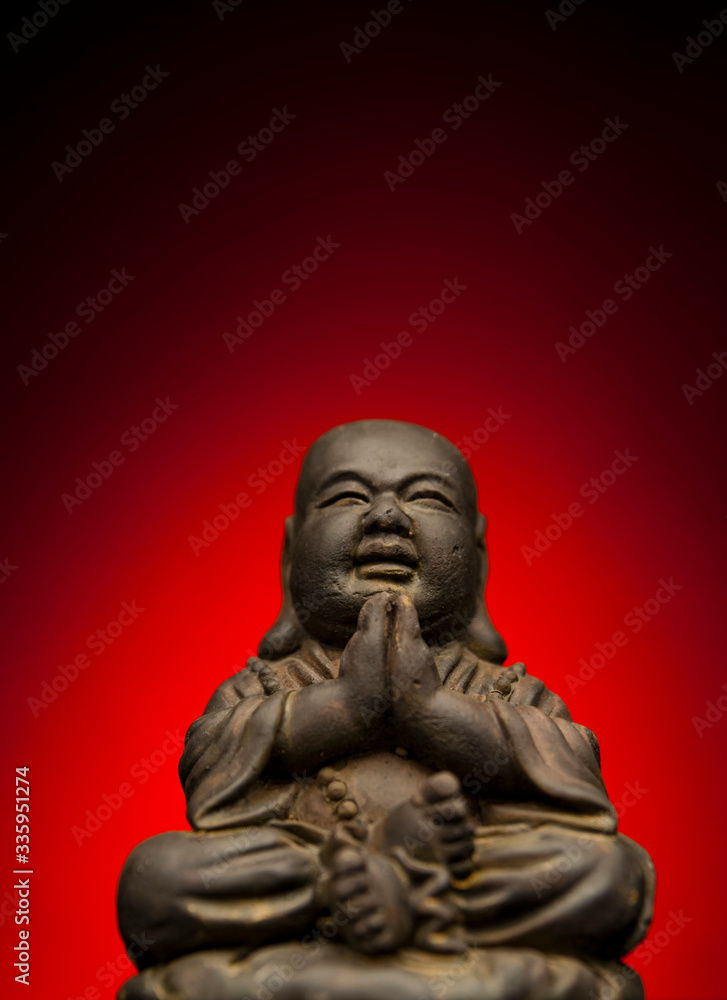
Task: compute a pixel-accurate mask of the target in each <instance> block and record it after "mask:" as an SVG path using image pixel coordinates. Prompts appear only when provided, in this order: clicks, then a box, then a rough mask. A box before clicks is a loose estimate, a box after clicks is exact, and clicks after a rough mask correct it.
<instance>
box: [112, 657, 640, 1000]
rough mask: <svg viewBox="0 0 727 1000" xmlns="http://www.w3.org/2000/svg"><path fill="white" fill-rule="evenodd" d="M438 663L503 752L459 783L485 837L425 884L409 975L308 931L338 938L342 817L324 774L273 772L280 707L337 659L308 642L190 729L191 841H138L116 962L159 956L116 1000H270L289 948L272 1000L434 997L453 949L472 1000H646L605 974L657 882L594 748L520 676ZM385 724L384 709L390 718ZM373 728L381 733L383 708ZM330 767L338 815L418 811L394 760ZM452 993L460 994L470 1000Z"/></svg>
mask: <svg viewBox="0 0 727 1000" xmlns="http://www.w3.org/2000/svg"><path fill="white" fill-rule="evenodd" d="M435 659H436V664H437V671H438V674H439V677H440V681H441V683H442V685H443V686H445V687H447V688H449V689H450V690H453V691H458V692H461V693H462V694H464V695H466V696H468V697H472V698H475V699H477V700H478V701H479V702H480V703H481V705H482V725H483V727H487V731H488V735H489V736H490V737H491V739H490V740H488V743H491V745H493V746H496V747H497V750H496V752H495V753H494V754H493V757H492V759H491V760H487V761H485V760H483V761H482V764H481V767H479V768H478V769H477V770H475V771H473V772H471V773H469V774H466V775H460V778H461V780H462V785H463V791H464V793H465V794H466V795H467V796H468V797H469V799H470V802H471V805H472V807H473V811H474V813H475V818H476V823H477V827H476V836H475V854H474V862H475V870H474V872H473V874H472V875H471V876H470V877H469V878H468V879H466V880H462V881H459V882H457V881H454V882H453V883H452V884H451V885H449V884H448V885H447V886H446V887H444V886H443V884H442V881H441V878H440V879H439V881H437V876H436V873H432V875H431V878H430V879H429V881H427V878H428V875H427V871H426V866H424V868H423V874H421V876H420V881H421V880H423V882H424V891H420V893H419V900H420V904H421V913H422V923H423V924H424V927H423V930H422V932H421V933H420V934H419V936H418V937H417V938H416V939H415V943H416V945H417V947H418V949H419V951H418V952H417V954H418V957H416V956H414V957H412V954H413V952H414V951H416V950H417V949H410V950H409V951H407V952H403V951H402V952H400V953H396V954H394V955H393V956H381V957H379V958H376V959H366V958H364V957H362V956H356V955H353V956H352V955H350V954H347V955H345V956H344V958H341V954H342V951H341V949H343V951H344V952H345V948H344V946H343V945H340V944H337V943H336V941H335V939H334V940H333V942H332V943H330V942H329V941H327V940H325V939H324V938H322V937H321V935H320V932H319V931H316V930H315V928H316V926H317V922H318V923H320V921H321V919H327V920H328V924H329V925H330V926H333V928H334V930H333V934H335V923H338V922H339V921H338V916H339V915H337V914H335V915H333V916H334V919H335V923H334V924H332V925H331V915H330V914H327V915H326V908H325V904H324V897H323V895H322V892H321V884H322V881H324V880H325V876H326V872H325V865H324V864H323V862H322V860H321V856H320V849H321V847H322V846H323V845H324V844H325V842H326V840H327V839H328V837H329V835H330V831H331V830H332V829H333V828H334V826H336V824H337V823H339V822H340V814H339V813H337V809H338V806H337V800H332V799H331V798H330V796H328V795H327V794H326V783H325V782H321V778H320V774H318V773H314V774H302V775H301V774H296V775H288V774H284V773H281V771H280V769H279V768H276V767H275V766H274V759H273V751H274V745H275V740H276V734H277V731H278V727H279V725H280V723H281V719H282V718H283V714H284V711H285V702H286V699H287V697H288V696H289V694H290V693H291V692H294V691H296V690H299V689H300V688H302V687H305V686H307V685H309V684H314V683H319V682H321V681H325V680H330V679H332V678H334V677H335V676H336V675H337V671H338V663H337V660H336V659H335V658H331V657H329V656H328V655H327V654H326V652H325V651H324V650H323V649H322V648H321V646H320V645H318V644H317V643H316V642H314V641H313V640H310V639H307V640H305V642H304V643H303V645H302V647H301V649H300V650H299V651H298V652H297V653H295V654H293V655H291V656H288V657H286V658H284V659H281V660H278V661H263V660H260V659H258V658H252V660H251V661H250V662H249V663H248V666H247V667H246V669H244V670H241V671H240V672H239V673H237V674H235V675H234V676H233V677H231V678H230V679H229V680H227V681H225V682H224V683H223V684H222V685H221V686H220V687H219V688H218V689H217V691H216V692H215V693H214V695H213V696H212V699H211V700H210V702H209V704H208V705H207V707H206V709H205V712H204V714H203V715H202V717H201V718H200V719H198V720H197V721H196V722H194V723H193V724H192V726H191V727H190V729H189V732H188V734H187V740H186V745H185V750H184V754H183V756H182V760H181V762H180V768H179V771H180V778H181V780H182V784H183V786H184V791H185V795H186V799H187V816H188V819H189V822H190V824H191V826H192V828H193V831H194V832H177V833H169V834H162V835H161V836H159V837H156V838H152V839H151V840H150V841H146V842H145V843H144V844H141V845H139V847H137V848H136V849H135V850H134V852H132V855H131V856H130V858H129V859H128V861H127V863H126V866H125V868H124V872H123V873H122V879H121V883H120V888H119V921H120V926H121V929H122V934H123V935H124V937H125V939H126V941H127V944H128V943H130V942H132V941H138V940H139V937H140V936H141V939H142V940H145V941H146V942H153V943H149V944H147V945H146V946H145V948H144V950H143V953H142V955H141V957H140V958H138V959H137V965H138V967H139V968H140V969H142V970H144V969H146V970H147V971H143V972H142V973H141V974H140V975H139V976H137V977H135V979H133V980H131V981H130V983H129V984H127V985H126V986H125V987H124V988H122V992H121V994H120V995H121V996H122V997H123V998H124V1000H142V998H143V1000H152V998H153V1000H157V998H160V1000H161V998H164V1000H166V998H167V997H172V996H174V997H176V996H180V995H181V996H183V997H185V998H186V997H189V998H190V1000H196V997H197V996H199V997H200V998H202V997H204V998H205V1000H206V998H207V997H208V996H209V998H210V1000H217V995H219V996H220V997H222V996H224V997H225V998H227V997H228V996H229V997H230V998H234V1000H237V998H238V997H239V998H241V1000H243V998H245V997H247V996H248V995H249V996H250V997H252V996H254V995H257V996H259V997H262V996H264V995H265V994H264V992H261V990H263V991H264V990H267V991H268V993H269V994H270V995H271V996H272V995H273V993H276V991H275V990H272V989H271V987H270V985H269V983H270V973H269V970H268V972H266V973H265V975H266V976H267V979H265V978H264V975H263V972H264V970H265V969H268V966H267V965H265V963H264V962H263V957H264V956H265V955H266V954H268V953H270V954H271V955H272V954H275V955H279V956H281V957H280V959H279V960H280V961H283V960H285V961H291V962H292V958H290V959H289V958H287V957H285V959H283V957H284V956H288V955H289V951H280V949H281V948H283V949H285V948H286V947H287V948H288V949H290V948H292V949H293V952H292V954H299V952H300V949H303V951H302V953H301V954H302V956H303V957H302V959H301V960H302V961H303V965H302V966H301V968H302V971H300V972H296V974H295V975H292V974H291V976H290V977H289V978H288V979H286V978H285V976H283V978H282V980H281V982H283V983H284V992H277V993H276V995H277V996H278V997H279V998H281V997H283V996H285V997H286V998H287V997H288V996H290V998H291V1000H292V998H297V997H298V996H300V997H301V998H303V997H304V996H308V994H307V993H305V989H306V988H313V987H315V984H316V982H317V980H316V969H319V968H320V969H323V970H324V972H323V973H321V974H322V975H324V980H325V981H326V982H333V981H338V982H339V983H340V985H339V988H338V989H339V993H338V994H335V993H332V994H331V996H337V995H339V994H340V996H341V997H343V996H347V994H346V989H347V988H349V985H348V979H347V975H348V973H347V972H346V971H345V970H346V969H348V968H349V967H350V966H351V963H353V964H354V965H355V964H356V963H359V965H360V963H361V962H363V963H364V965H363V966H361V967H360V968H359V973H360V975H364V974H365V975H367V976H370V977H373V978H372V979H371V988H370V995H371V996H372V997H375V996H380V995H381V988H382V987H381V983H380V982H379V980H378V979H377V978H376V977H377V976H378V977H381V976H382V975H383V976H386V975H387V974H389V975H391V976H393V977H394V979H392V980H391V981H390V982H389V983H388V985H387V986H385V988H384V994H386V992H387V990H389V991H390V990H392V989H393V990H395V991H396V990H398V991H399V992H400V994H401V996H402V997H408V996H409V993H407V989H410V990H411V996H412V998H416V1000H419V998H420V997H428V996H432V997H434V996H437V995H446V991H445V992H443V993H439V992H438V991H437V989H435V986H433V985H432V984H436V983H437V978H436V977H437V974H438V973H437V972H436V970H437V969H441V968H445V967H451V962H452V961H453V959H452V956H451V954H450V955H449V956H448V957H447V958H445V955H444V954H443V955H438V956H434V955H430V954H429V952H430V951H434V950H438V951H440V952H444V953H446V952H447V951H451V952H456V951H457V950H458V949H459V950H461V949H465V954H466V955H468V956H470V958H471V959H472V962H473V963H474V964H473V968H475V967H476V968H478V969H479V970H480V971H475V972H472V973H471V975H472V977H473V978H472V982H473V983H474V985H473V987H472V989H473V993H472V996H473V998H474V997H476V998H477V1000H487V998H489V997H490V995H492V997H493V1000H494V998H497V1000H500V998H503V1000H507V998H512V1000H525V998H531V997H532V998H538V1000H539V998H541V997H543V998H553V1000H556V998H557V1000H561V998H562V1000H566V998H567V1000H570V998H573V1000H581V998H582V997H586V996H588V993H589V990H590V991H592V992H593V996H594V997H600V996H608V997H612V996H614V997H624V998H626V997H628V998H631V997H640V996H641V995H642V993H641V988H640V981H639V980H638V977H637V976H636V974H635V973H634V972H633V970H630V969H628V967H626V966H622V965H621V964H620V963H618V961H617V959H618V958H619V957H620V956H621V955H624V954H626V953H627V952H628V951H629V950H630V949H631V948H632V947H634V946H635V945H636V944H637V943H638V941H639V940H641V938H642V937H643V935H644V934H645V932H646V929H647V927H648V923H649V921H650V917H651V908H652V902H653V893H654V874H653V866H652V865H651V862H650V860H649V858H648V855H647V854H646V853H645V852H644V851H643V850H642V849H641V848H640V847H639V846H638V845H636V844H634V843H633V842H632V841H630V840H629V839H628V838H626V837H624V836H623V835H621V834H618V833H617V822H616V814H615V811H614V809H613V807H612V806H611V804H610V802H609V800H608V796H607V793H606V789H605V787H604V784H603V781H602V778H601V774H600V760H599V752H598V744H597V741H596V738H595V736H594V735H593V734H592V733H591V732H590V731H589V730H588V729H586V728H585V727H583V726H580V725H578V724H576V723H574V722H573V721H572V719H571V717H570V714H569V712H568V710H567V708H566V706H565V705H564V703H563V702H562V701H561V699H560V698H559V697H558V696H557V695H555V694H553V693H552V692H550V691H549V690H548V689H547V688H546V687H545V685H544V684H543V683H542V681H540V680H538V679H537V678H535V677H532V676H530V675H529V674H528V673H527V672H526V670H525V668H524V666H523V665H522V664H516V665H514V666H513V667H509V668H504V667H500V666H498V665H495V664H493V663H489V662H487V661H484V660H482V659H479V658H478V657H477V656H476V655H475V654H474V653H473V652H472V651H471V650H469V649H468V648H467V647H465V646H463V645H462V644H461V643H459V642H454V643H452V644H450V645H449V646H448V647H445V648H444V649H443V650H441V651H439V653H438V654H437V656H436V658H435ZM384 709H385V704H384V703H383V702H382V706H381V711H382V714H383V711H384ZM373 711H374V717H373V720H372V721H373V724H375V723H376V717H377V716H376V705H375V706H374V709H373ZM322 765H325V766H326V768H328V769H329V770H330V768H331V767H332V769H333V771H334V774H335V780H336V781H338V782H339V783H342V784H343V787H345V789H346V795H347V801H348V802H352V803H353V806H352V807H350V808H352V809H355V810H356V813H357V815H358V816H359V817H360V818H363V819H365V820H368V821H369V822H375V821H376V820H378V819H381V818H382V817H383V816H384V815H385V814H386V812H387V810H389V809H391V808H393V807H395V806H396V805H397V804H398V802H397V801H396V800H397V797H399V798H400V797H401V794H402V788H409V789H410V792H409V793H410V794H413V793H414V792H415V791H416V790H417V788H418V787H420V785H421V782H422V781H423V780H424V778H425V777H426V775H427V774H429V773H432V770H431V769H430V768H426V767H424V766H423V765H422V764H421V763H420V762H418V761H416V760H412V759H411V757H410V756H409V754H408V753H407V750H406V748H396V752H387V753H377V754H360V755H354V756H353V757H352V758H349V759H346V760H342V761H334V762H330V761H325V762H322ZM389 779H390V780H389ZM414 877H415V878H417V877H419V876H416V875H415V876H414ZM427 886H429V887H430V890H431V891H429V897H428V896H427ZM432 893H433V894H434V895H435V896H438V902H439V903H441V904H442V906H440V909H439V910H437V906H436V905H433V903H432V899H431V895H432ZM437 913H439V918H437ZM425 914H427V915H428V917H429V922H428V924H427V921H426V920H425V919H424V915H425ZM432 915H434V916H432ZM341 919H345V917H341ZM427 928H428V929H427ZM329 936H330V935H329V934H328V933H327V934H326V938H328V937H329ZM435 941H436V943H437V944H436V947H435V944H434V942H435ZM322 942H323V944H322ZM314 945H317V951H316V954H315V957H313V956H312V955H311V953H310V949H311V948H312V947H313V946H314ZM276 948H277V949H278V950H277V951H276ZM219 949H222V950H219ZM224 949H228V950H224ZM229 949H234V950H232V951H231V950H229ZM296 949H298V951H296ZM306 949H308V950H307V951H306ZM422 961H423V962H424V965H423V966H421V968H419V966H418V965H417V963H418V962H419V963H420V964H421V962H422ZM443 962H444V963H445V966H443V965H442V963H443ZM446 962H450V966H446ZM261 963H262V964H261ZM341 963H343V964H341ZM427 963H429V964H427ZM294 967H295V966H294ZM296 968H297V967H296ZM261 969H262V970H263V971H262V972H261ZM342 969H343V970H344V971H341V970H342ZM362 970H363V971H362ZM423 970H425V971H423ZM433 970H434V971H433ZM336 976H338V977H339V978H338V980H336ZM483 976H484V977H485V978H487V980H488V982H490V983H491V988H492V990H493V992H492V994H490V993H489V992H487V990H486V989H485V988H484V987H483V985H482V979H483ZM261 977H262V979H261ZM407 977H408V978H407ZM309 980H310V981H311V982H312V983H313V987H311V985H310V982H309ZM442 981H443V982H444V980H442ZM261 982H262V987H261ZM180 983H181V984H182V985H181V986H180ZM266 983H267V984H268V985H265V984H266ZM377 983H378V985H377ZM464 983H465V980H464V979H463V980H462V981H461V982H460V983H459V987H458V988H460V989H461V990H464V992H463V993H462V994H461V995H462V996H463V997H468V996H469V994H467V992H466V989H465V987H464ZM200 984H203V985H202V986H200ZM306 984H307V985H306ZM253 988H255V989H257V994H255V993H254V992H252V991H253ZM282 988H283V987H281V989H282ZM442 989H443V990H444V989H445V987H444V986H442ZM195 990H201V992H194V991H195ZM296 990H299V991H300V992H296ZM605 990H608V991H609V992H605V993H604V991H605ZM175 991H176V992H175ZM205 991H206V992H205ZM286 991H287V992H286ZM427 991H429V992H427ZM355 995H356V997H357V998H358V996H359V994H358V993H357V994H355ZM360 995H362V996H363V995H364V994H363V993H361V994H360ZM457 995H458V996H459V995H460V994H457ZM351 996H352V997H353V996H354V993H351ZM392 996H393V993H392Z"/></svg>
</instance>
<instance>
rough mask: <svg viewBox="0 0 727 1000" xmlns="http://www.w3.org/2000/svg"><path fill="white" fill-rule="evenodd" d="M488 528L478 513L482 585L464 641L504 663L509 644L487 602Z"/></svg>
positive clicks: (487, 655)
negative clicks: (486, 543) (501, 633)
mask: <svg viewBox="0 0 727 1000" xmlns="http://www.w3.org/2000/svg"><path fill="white" fill-rule="evenodd" d="M486 529H487V520H486V518H485V517H484V515H483V514H480V513H478V514H477V523H476V526H475V539H476V544H477V551H478V552H479V556H480V585H479V588H478V590H477V602H476V604H475V613H474V617H473V619H472V621H471V622H470V625H469V628H468V629H467V632H466V633H465V636H464V642H465V645H467V646H468V647H469V648H470V649H471V650H472V652H473V653H476V654H477V656H480V657H482V658H483V659H485V660H489V661H490V663H504V662H505V659H506V658H507V646H506V645H505V642H504V640H503V639H502V636H501V635H500V634H499V632H497V631H496V629H495V626H494V625H493V624H492V622H491V621H490V616H489V614H488V612H487V605H486V604H485V587H486V585H487V575H488V573H489V561H488V558H487V546H486V545H485V531H486Z"/></svg>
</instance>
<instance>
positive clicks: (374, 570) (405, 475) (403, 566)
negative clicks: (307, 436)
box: [290, 420, 480, 645]
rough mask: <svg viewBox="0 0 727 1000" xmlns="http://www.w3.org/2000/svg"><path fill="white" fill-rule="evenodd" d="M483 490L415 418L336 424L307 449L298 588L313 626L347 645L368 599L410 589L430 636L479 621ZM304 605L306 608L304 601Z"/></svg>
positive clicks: (294, 572)
mask: <svg viewBox="0 0 727 1000" xmlns="http://www.w3.org/2000/svg"><path fill="white" fill-rule="evenodd" d="M475 524H476V495H475V488H474V482H473V480H472V476H471V473H470V472H469V469H468V467H467V465H466V463H465V461H464V458H463V457H462V455H461V454H460V453H459V452H458V451H457V450H456V449H455V448H454V446H453V445H452V444H450V442H449V441H446V439H444V438H441V437H439V436H438V435H435V434H434V433H433V432H432V431H428V430H426V429H425V428H422V427H417V426H415V425H413V424H401V423H396V422H394V421H374V420H372V421H360V422H358V423H355V424H348V425H345V426H343V427H339V428H335V429H334V430H333V431H331V432H329V433H328V434H326V435H324V436H323V437H322V438H320V439H319V440H318V441H317V442H316V443H315V444H314V445H313V447H312V448H311V449H310V451H309V453H308V455H307V456H306V461H305V463H304V467H303V470H302V472H301V479H300V483H299V486H298V492H297V511H296V518H295V530H294V533H293V540H292V551H291V580H290V585H291V592H292V596H293V600H294V604H295V607H296V609H297V610H298V613H299V614H300V615H301V617H302V618H303V619H304V622H305V628H306V630H307V631H308V632H309V633H310V634H311V635H314V636H315V637H316V638H318V639H320V640H321V641H323V642H328V643H331V644H333V645H343V644H345V642H347V641H348V639H349V637H350V636H351V635H352V633H353V631H354V629H355V626H356V620H357V617H358V613H359V611H360V609H361V606H362V605H363V603H364V601H365V600H366V599H367V598H368V597H370V596H371V595H372V594H375V593H377V592H378V591H382V590H385V591H403V592H405V593H407V594H408V595H409V596H410V597H411V598H412V600H413V601H414V605H415V607H416V609H417V612H418V614H419V620H420V622H421V625H422V631H423V634H424V636H425V638H427V639H428V641H430V642H432V643H436V642H437V634H438V633H441V632H443V631H446V630H447V628H448V623H450V624H451V622H452V621H453V620H455V621H456V622H458V623H459V630H460V631H461V627H462V623H463V622H469V620H470V619H471V617H472V615H473V613H474V607H475V600H476V596H477V592H478V588H479V586H480V580H479V575H480V562H479V550H478V547H477V539H476V534H475ZM302 609H304V612H303V610H302Z"/></svg>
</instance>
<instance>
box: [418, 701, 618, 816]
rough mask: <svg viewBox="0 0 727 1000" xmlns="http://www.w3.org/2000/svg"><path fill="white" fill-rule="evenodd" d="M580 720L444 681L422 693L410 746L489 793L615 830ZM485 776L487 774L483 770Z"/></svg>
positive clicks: (472, 786)
mask: <svg viewBox="0 0 727 1000" xmlns="http://www.w3.org/2000/svg"><path fill="white" fill-rule="evenodd" d="M580 728H581V727H576V725H575V724H574V723H572V722H570V721H568V720H566V719H562V718H551V717H549V716H548V715H546V714H545V713H544V712H543V711H541V710H540V709H539V708H536V707H535V706H532V705H520V706H515V705H512V704H509V703H508V702H506V701H501V700H495V701H484V700H481V699H479V698H474V697H472V696H468V695H466V694H462V693H460V692H457V691H451V690H449V689H447V688H443V687H438V688H435V689H434V690H433V691H432V692H431V693H430V694H429V696H428V697H426V698H422V699H417V702H416V704H415V705H413V706H412V712H411V714H410V716H409V718H408V719H407V721H406V724H405V730H406V734H407V742H408V749H409V750H410V752H411V753H412V754H414V755H415V756H417V757H419V758H420V759H424V760H426V761H427V762H428V763H429V764H430V765H431V766H433V767H435V768H437V769H446V770H450V771H454V773H455V774H457V775H458V776H459V777H460V778H461V779H462V780H463V784H464V786H465V788H470V789H471V790H474V789H476V788H480V789H481V788H482V787H483V784H482V783H481V782H479V781H478V775H479V776H480V777H484V781H486V782H487V784H486V786H485V787H486V789H487V797H488V799H490V798H491V799H496V800H510V801H513V802H514V801H519V802H533V803H538V804H540V805H541V806H547V807H550V808H553V807H555V808H556V809H557V810H563V811H565V812H567V813H570V814H573V813H576V814H582V815H587V816H590V817H592V819H593V821H594V823H595V824H596V825H597V826H598V827H599V828H601V829H604V830H609V831H610V830H613V829H615V814H614V812H613V809H612V807H611V805H610V803H609V801H608V796H607V794H606V790H605V787H604V785H603V781H602V780H601V777H600V771H599V769H598V765H597V762H596V761H595V759H594V755H593V750H592V748H591V746H590V745H589V743H588V740H587V739H586V737H585V736H583V735H582V733H581V732H580ZM485 776H486V777H485Z"/></svg>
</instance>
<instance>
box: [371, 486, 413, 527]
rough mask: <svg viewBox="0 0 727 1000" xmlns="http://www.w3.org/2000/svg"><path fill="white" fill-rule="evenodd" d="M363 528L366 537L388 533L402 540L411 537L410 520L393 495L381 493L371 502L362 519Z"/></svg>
mask: <svg viewBox="0 0 727 1000" xmlns="http://www.w3.org/2000/svg"><path fill="white" fill-rule="evenodd" d="M363 527H364V532H365V534H367V535H374V534H376V533H377V532H389V533H390V534H394V535H401V537H402V538H409V537H410V536H411V519H410V518H409V517H408V516H407V515H406V514H405V513H404V511H403V510H402V509H401V507H400V506H399V503H398V501H397V499H396V497H395V496H394V494H393V493H383V494H381V495H380V496H378V497H377V498H376V499H375V500H374V501H373V502H372V504H371V507H370V508H369V510H368V512H367V514H366V516H365V517H364V524H363Z"/></svg>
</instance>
